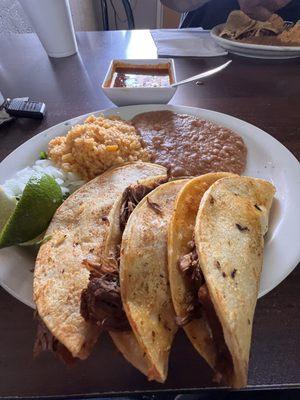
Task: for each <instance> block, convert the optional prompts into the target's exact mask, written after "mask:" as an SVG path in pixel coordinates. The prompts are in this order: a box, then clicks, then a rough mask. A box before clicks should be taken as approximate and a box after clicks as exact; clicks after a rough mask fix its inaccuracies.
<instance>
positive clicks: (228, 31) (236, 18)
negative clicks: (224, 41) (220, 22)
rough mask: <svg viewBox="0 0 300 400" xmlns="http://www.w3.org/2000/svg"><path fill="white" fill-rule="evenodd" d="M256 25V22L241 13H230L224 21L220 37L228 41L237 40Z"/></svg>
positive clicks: (237, 11) (236, 11)
mask: <svg viewBox="0 0 300 400" xmlns="http://www.w3.org/2000/svg"><path fill="white" fill-rule="evenodd" d="M255 24H256V21H255V20H253V19H251V18H250V17H248V15H246V14H245V13H244V12H243V11H240V10H235V11H232V12H231V13H230V14H229V16H228V18H227V21H226V24H225V26H224V28H223V30H222V32H221V33H220V37H224V38H228V39H238V38H239V37H240V36H241V35H244V34H246V33H247V32H250V31H251V30H252V29H253V28H254V26H255Z"/></svg>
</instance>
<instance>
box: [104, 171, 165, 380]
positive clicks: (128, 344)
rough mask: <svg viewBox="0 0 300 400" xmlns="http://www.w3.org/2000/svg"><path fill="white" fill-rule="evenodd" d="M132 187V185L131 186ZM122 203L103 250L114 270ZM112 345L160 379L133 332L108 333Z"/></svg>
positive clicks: (154, 180)
mask: <svg viewBox="0 0 300 400" xmlns="http://www.w3.org/2000/svg"><path fill="white" fill-rule="evenodd" d="M166 179H167V174H164V175H157V176H154V177H149V178H145V179H142V180H139V182H138V185H143V186H145V187H149V188H152V187H153V188H155V187H156V186H158V185H159V184H160V183H161V182H163V181H165V180H166ZM133 186H134V185H133ZM122 201H123V193H122V194H121V195H120V196H119V198H118V199H117V200H116V202H115V204H114V206H113V208H112V210H111V212H110V213H109V216H108V220H109V224H110V228H109V230H108V232H107V236H106V238H105V244H104V249H103V258H104V259H107V260H109V263H110V264H111V265H114V266H115V267H116V268H118V267H119V265H118V257H119V252H120V250H119V248H120V246H121V241H122V231H121V226H120V215H121V206H122ZM109 334H110V336H111V338H112V340H113V342H114V344H115V345H116V347H117V348H118V349H119V351H120V352H121V353H122V354H123V356H124V357H125V359H126V360H127V361H128V362H129V363H131V364H132V365H133V366H134V367H135V368H137V369H138V370H139V371H141V372H142V373H143V374H144V375H146V376H147V377H148V379H149V380H152V379H154V380H158V381H160V377H159V376H156V374H155V373H152V372H151V371H152V368H151V362H150V361H149V359H148V357H147V355H146V353H145V352H144V350H143V349H142V348H141V346H140V345H139V342H138V341H137V339H136V337H135V335H134V333H133V331H131V330H130V331H127V332H117V331H114V332H109Z"/></svg>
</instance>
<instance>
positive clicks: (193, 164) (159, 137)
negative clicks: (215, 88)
mask: <svg viewBox="0 0 300 400" xmlns="http://www.w3.org/2000/svg"><path fill="white" fill-rule="evenodd" d="M131 122H132V124H133V125H134V126H135V128H136V129H137V131H138V133H139V134H140V136H141V138H142V141H143V142H144V145H145V147H146V149H147V151H148V152H149V153H150V155H151V161H153V162H155V163H157V164H161V165H163V166H165V167H167V168H168V169H169V171H170V174H171V176H174V177H178V176H197V175H201V174H205V173H208V172H216V171H225V172H233V173H237V174H242V172H243V171H244V169H245V166H246V159H247V148H246V146H245V144H244V142H243V139H242V138H241V137H240V136H238V135H237V134H236V133H234V132H232V131H231V130H230V129H227V128H224V127H222V126H218V125H216V124H214V123H213V122H211V121H207V120H204V119H200V118H196V117H194V116H192V115H186V114H176V113H173V112H172V111H167V110H165V111H152V112H146V113H143V114H138V115H136V116H135V117H134V118H133V119H132V121H131Z"/></svg>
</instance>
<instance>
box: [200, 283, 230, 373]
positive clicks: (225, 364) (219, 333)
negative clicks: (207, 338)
mask: <svg viewBox="0 0 300 400" xmlns="http://www.w3.org/2000/svg"><path fill="white" fill-rule="evenodd" d="M198 296H199V300H200V303H201V305H202V307H203V312H204V314H205V316H206V319H207V321H208V324H209V326H210V329H211V333H212V337H213V341H214V343H215V347H216V351H217V357H216V365H215V370H216V371H217V372H218V373H219V374H220V375H221V376H220V377H219V378H220V379H222V376H225V377H226V376H229V375H231V373H232V370H233V362H232V357H231V354H230V352H229V350H228V347H227V345H226V343H225V339H224V334H223V328H222V325H221V323H220V320H219V318H218V316H217V314H216V311H215V308H214V305H213V303H212V301H211V298H210V295H209V292H208V289H207V286H206V284H205V283H204V284H203V285H202V286H201V287H200V288H199V291H198Z"/></svg>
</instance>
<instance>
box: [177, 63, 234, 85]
mask: <svg viewBox="0 0 300 400" xmlns="http://www.w3.org/2000/svg"><path fill="white" fill-rule="evenodd" d="M231 62H232V60H229V61H227V62H226V63H225V64H222V65H219V66H218V67H216V68H213V69H210V70H208V71H205V72H202V73H201V74H198V75H194V76H191V77H190V78H187V79H184V80H183V81H180V82H175V83H173V84H172V85H171V86H172V87H175V86H179V85H185V84H186V83H189V82H193V81H198V80H199V79H203V78H207V77H208V76H211V75H214V74H216V73H217V72H220V71H222V69H224V68H226V67H227V66H228V65H229V64H230V63H231Z"/></svg>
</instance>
